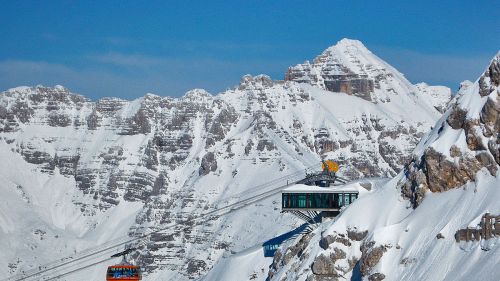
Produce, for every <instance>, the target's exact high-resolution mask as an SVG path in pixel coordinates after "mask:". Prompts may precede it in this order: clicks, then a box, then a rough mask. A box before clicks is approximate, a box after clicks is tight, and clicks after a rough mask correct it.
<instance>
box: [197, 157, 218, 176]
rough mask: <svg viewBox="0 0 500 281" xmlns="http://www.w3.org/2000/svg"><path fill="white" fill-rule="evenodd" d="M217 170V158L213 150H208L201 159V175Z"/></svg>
mask: <svg viewBox="0 0 500 281" xmlns="http://www.w3.org/2000/svg"><path fill="white" fill-rule="evenodd" d="M215 170H217V160H216V159H215V155H214V153H213V152H208V153H207V154H205V156H203V158H202V159H201V166H200V170H199V174H200V176H204V175H207V174H208V173H210V172H215Z"/></svg>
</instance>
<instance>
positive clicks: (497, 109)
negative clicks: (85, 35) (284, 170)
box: [268, 52, 500, 281]
mask: <svg viewBox="0 0 500 281" xmlns="http://www.w3.org/2000/svg"><path fill="white" fill-rule="evenodd" d="M499 113H500V52H499V53H498V54H497V55H496V56H495V57H494V58H493V60H492V61H491V63H490V65H489V66H488V68H487V69H486V71H485V72H484V73H483V74H482V75H481V76H480V77H479V79H478V80H477V81H476V82H475V83H473V84H472V83H470V82H466V83H463V84H462V86H461V89H460V91H459V93H458V94H457V96H456V97H455V98H454V100H453V101H452V103H451V104H450V106H449V108H448V109H447V111H446V112H445V114H444V115H443V117H442V118H440V119H439V120H438V121H437V122H436V125H435V126H434V129H433V130H432V131H431V132H429V133H428V134H427V135H426V136H425V137H424V138H423V139H422V141H421V142H420V144H419V145H418V146H417V148H416V149H415V151H414V156H413V160H412V161H411V162H410V163H409V164H408V165H407V166H406V167H405V169H404V170H403V171H401V173H400V174H399V175H398V176H396V177H395V178H393V179H392V180H391V181H389V182H388V183H387V184H385V185H381V186H379V187H378V189H377V190H376V191H374V192H372V194H369V195H368V196H366V197H363V198H360V199H359V200H358V201H356V202H354V204H352V205H351V206H350V207H349V208H347V209H345V211H344V212H343V213H342V214H341V215H340V216H339V217H338V218H337V219H336V220H334V221H330V222H327V223H325V224H323V225H321V226H320V227H319V229H318V230H316V231H315V232H313V233H311V234H308V235H304V236H302V237H299V238H297V239H296V240H295V241H293V242H290V243H289V244H288V245H287V247H282V248H281V250H280V251H279V252H278V253H277V254H276V255H275V257H274V261H273V264H272V266H271V271H270V273H269V275H268V280H307V281H315V280H346V279H347V280H349V279H350V280H370V281H372V280H498V276H499V275H500V270H499V268H498V264H499V263H500V247H499V242H500V236H499V235H498V234H495V236H493V237H490V238H488V237H486V236H485V235H483V236H482V237H481V236H480V235H478V236H476V237H475V238H473V239H472V241H468V242H466V241H461V240H460V239H459V236H458V233H459V230H460V229H464V228H470V229H473V230H476V229H480V228H481V229H485V227H486V226H485V225H482V218H483V216H484V215H485V214H487V213H489V214H491V215H493V216H497V217H498V216H499V215H500V202H499V200H498V198H500V190H499V187H500V172H499V168H500V158H499V155H500V114H499ZM497 222H498V221H497ZM489 227H492V226H489ZM495 227H498V224H496V225H495ZM495 229H497V228H495ZM480 231H481V233H483V232H482V231H483V230H480ZM497 232H498V230H496V232H495V233H497ZM478 237H481V238H479V239H478ZM457 240H458V241H457Z"/></svg>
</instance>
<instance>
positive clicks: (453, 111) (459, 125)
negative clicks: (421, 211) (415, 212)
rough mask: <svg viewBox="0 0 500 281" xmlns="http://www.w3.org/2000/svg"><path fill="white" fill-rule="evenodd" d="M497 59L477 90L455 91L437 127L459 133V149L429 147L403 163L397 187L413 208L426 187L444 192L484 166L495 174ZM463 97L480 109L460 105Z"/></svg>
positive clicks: (499, 106) (499, 102) (499, 105)
mask: <svg viewBox="0 0 500 281" xmlns="http://www.w3.org/2000/svg"><path fill="white" fill-rule="evenodd" d="M499 58H500V57H499V56H498V55H497V56H496V57H495V58H494V59H493V60H492V62H491V65H490V66H489V68H488V69H487V71H486V72H485V73H484V74H483V75H482V76H481V78H480V79H479V88H480V89H479V92H477V93H475V92H470V91H471V87H470V86H469V87H464V89H463V90H462V91H461V92H459V93H458V95H457V98H456V101H455V103H454V104H453V106H452V107H451V108H450V109H449V113H448V118H446V122H445V123H443V124H441V127H440V128H439V129H438V130H440V131H442V130H445V129H446V127H448V126H449V128H450V129H452V130H456V131H458V133H460V134H463V135H464V136H465V141H466V144H467V147H466V148H465V149H464V148H463V147H462V148H461V149H459V148H458V146H457V145H453V146H451V148H450V149H449V151H443V150H442V149H441V151H438V149H436V148H434V147H433V146H430V147H428V148H426V149H425V151H424V152H423V156H422V157H420V158H419V159H414V160H413V161H412V162H411V163H410V164H409V165H407V167H406V171H407V172H406V174H407V177H406V179H407V180H406V182H405V183H404V184H403V186H402V189H401V190H402V193H403V195H404V197H406V198H408V199H410V201H411V202H412V204H413V206H414V207H416V206H418V205H419V204H420V203H421V201H422V200H423V198H424V195H425V191H426V190H430V191H432V192H444V191H447V190H449V189H453V188H457V187H459V186H462V185H464V184H465V183H467V182H468V181H475V177H476V173H477V172H478V171H479V170H481V169H482V168H486V169H487V170H488V172H489V173H490V174H491V175H492V176H494V175H496V173H497V171H498V169H499V165H500V161H499V160H500V159H499V157H498V156H499V154H500V152H499V144H500V115H499V112H500V91H499V84H498V81H499V79H500V78H499V77H497V76H499V75H500V74H499V73H498V67H499V66H498V65H499ZM485 93H487V94H485ZM475 95H477V96H475ZM478 96H479V97H478ZM465 99H469V100H470V99H476V100H478V102H482V104H483V106H482V108H481V111H480V112H478V113H471V112H468V111H467V110H465V109H464V108H462V105H461V102H462V100H465ZM462 103H463V102H462Z"/></svg>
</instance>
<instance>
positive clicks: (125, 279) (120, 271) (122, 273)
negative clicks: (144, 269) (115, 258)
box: [106, 264, 142, 281]
mask: <svg viewBox="0 0 500 281" xmlns="http://www.w3.org/2000/svg"><path fill="white" fill-rule="evenodd" d="M141 279H142V278H141V268H140V267H138V266H135V265H130V264H120V265H112V266H108V272H107V274H106V281H130V280H141Z"/></svg>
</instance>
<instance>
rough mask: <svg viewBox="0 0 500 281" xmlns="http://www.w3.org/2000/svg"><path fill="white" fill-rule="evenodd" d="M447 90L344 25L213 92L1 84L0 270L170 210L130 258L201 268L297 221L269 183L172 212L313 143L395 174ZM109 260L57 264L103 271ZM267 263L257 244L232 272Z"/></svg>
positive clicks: (94, 275)
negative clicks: (281, 73) (253, 254)
mask: <svg viewBox="0 0 500 281" xmlns="http://www.w3.org/2000/svg"><path fill="white" fill-rule="evenodd" d="M303 77H307V79H306V78H303ZM441 92H443V94H442V95H441V94H439V93H441ZM429 96H432V98H429ZM449 98H450V91H449V89H443V88H435V87H431V86H427V85H425V84H419V85H418V86H414V85H412V84H411V83H410V82H408V81H407V80H406V79H405V78H404V76H403V75H402V74H401V73H399V72H398V71H396V70H395V69H394V68H392V67H391V66H389V65H388V64H387V63H385V62H384V61H382V60H381V59H379V58H378V57H376V56H375V55H373V54H372V53H371V52H370V51H368V50H367V49H366V48H365V47H364V46H363V45H362V44H361V43H360V42H359V41H354V40H348V39H344V40H341V41H340V42H339V43H337V44H336V45H335V46H332V47H330V48H328V49H327V50H326V51H325V52H324V53H323V54H321V55H320V56H319V57H317V58H316V59H315V63H314V64H304V65H299V66H296V67H292V68H290V69H289V70H288V72H287V74H286V75H285V81H273V80H271V79H270V78H269V77H268V76H265V75H259V76H256V77H252V76H249V75H246V76H244V77H243V78H242V80H241V82H240V84H239V85H238V86H237V87H235V88H234V89H231V90H228V91H225V92H223V93H220V94H218V95H216V96H212V95H210V94H209V93H207V92H206V91H204V90H200V89H196V90H192V91H189V92H188V93H186V94H185V95H184V96H183V97H181V98H170V97H160V96H156V95H152V94H147V95H145V96H144V97H142V98H140V99H137V100H134V101H125V100H122V99H118V98H103V99H100V100H98V101H96V102H93V101H90V100H88V99H86V98H85V97H83V96H80V95H78V94H74V93H71V92H70V91H69V90H68V89H66V88H64V87H62V86H56V87H53V88H51V87H42V86H37V87H18V88H14V89H10V90H8V91H6V92H4V93H2V94H1V95H0V155H1V159H2V160H4V161H0V190H1V192H2V197H3V199H2V204H0V230H1V231H0V238H1V239H0V246H1V247H2V249H4V250H3V252H2V255H0V274H2V275H3V276H8V275H13V274H20V273H22V272H23V271H26V270H30V269H36V268H38V266H39V265H44V264H46V263H47V262H48V261H52V260H56V259H58V258H61V257H65V256H69V255H73V254H75V253H77V254H78V253H80V252H81V251H83V250H85V249H88V248H91V247H95V246H98V245H103V244H105V243H108V242H109V241H117V240H115V239H122V238H123V237H125V238H127V237H138V236H140V235H141V234H142V233H146V232H149V231H152V230H155V229H160V228H161V227H162V226H164V225H165V224H168V223H171V222H178V223H179V224H178V225H177V226H176V228H175V229H170V230H168V231H164V232H159V233H156V234H155V235H151V236H148V238H147V239H146V240H143V241H141V242H140V243H139V244H136V246H137V247H139V250H137V251H136V252H135V253H134V254H133V257H132V259H133V260H134V261H135V262H137V263H139V264H140V265H142V266H143V268H144V269H145V271H146V273H145V278H146V280H187V279H192V278H197V277H200V276H202V275H204V274H205V273H206V272H207V271H209V270H210V269H211V268H212V267H213V265H214V264H216V263H217V261H219V260H221V258H222V257H223V256H230V255H231V254H232V253H237V252H240V251H244V250H245V249H248V248H252V247H253V246H256V247H259V246H260V245H261V244H262V242H263V241H266V240H268V239H270V238H273V237H275V236H277V235H279V234H282V233H284V232H286V231H289V230H291V229H293V228H294V227H297V226H298V225H300V222H299V221H298V220H297V219H295V218H294V217H291V216H289V215H286V214H281V213H280V212H279V208H280V203H279V198H278V197H270V198H268V199H266V200H264V201H262V202H259V203H256V204H252V205H250V206H248V207H246V208H245V209H242V210H240V211H238V212H233V213H231V214H229V215H226V216H223V217H220V218H218V219H215V220H212V221H207V222H205V223H203V224H199V225H192V224H189V223H186V222H189V220H187V219H189V218H191V217H194V216H197V215H199V214H202V213H206V212H209V211H210V210H213V209H214V208H216V207H217V206H220V205H221V204H225V203H228V202H235V201H238V200H239V198H241V197H244V196H248V195H250V194H252V193H256V192H258V191H262V190H264V189H265V188H271V187H272V186H273V185H265V186H260V187H259V189H257V188H256V187H258V186H259V185H261V184H265V183H268V182H269V181H271V180H273V179H276V178H280V177H283V176H285V175H288V174H291V173H294V172H296V171H300V170H303V169H305V168H307V167H310V166H311V165H318V168H319V160H320V159H321V157H326V158H331V159H335V160H337V161H338V162H339V163H340V164H341V174H342V176H344V177H347V178H350V179H357V178H364V177H375V176H376V177H387V176H395V175H397V173H398V172H399V171H401V169H402V167H403V165H404V164H405V163H406V162H408V161H409V160H410V159H411V152H412V151H413V150H414V148H415V146H416V144H417V143H418V141H419V140H420V138H421V137H422V136H423V135H424V134H425V133H426V132H427V131H428V130H430V129H431V126H432V125H434V123H435V122H436V120H438V119H439V118H440V116H441V112H440V110H442V108H443V107H444V104H446V103H447V101H448V100H449ZM284 181H285V180H284ZM282 183H284V182H283V181H282V182H280V181H276V182H274V184H276V185H279V184H282ZM285 183H286V182H285ZM360 201H361V200H360ZM402 204H403V203H402ZM383 205H385V204H383ZM183 223H184V225H183ZM115 250H116V249H115ZM109 255H110V252H104V253H102V254H101V255H100V256H97V258H103V257H109ZM263 260H264V262H262V261H263ZM118 261H119V259H114V260H112V261H109V262H108V263H103V264H100V265H97V266H94V267H90V268H89V269H86V271H83V272H79V273H75V274H73V275H71V276H67V277H64V278H67V279H66V280H89V277H90V279H91V280H98V279H102V276H103V274H104V268H105V266H107V264H109V263H112V262H118ZM266 263H267V264H266ZM269 263H270V261H269V259H267V260H266V259H259V263H256V264H259V266H257V267H256V268H255V272H251V274H250V275H249V276H242V277H241V278H242V279H241V280H245V279H247V278H253V277H255V278H257V277H259V278H260V277H262V278H266V276H267V272H268V265H269Z"/></svg>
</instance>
